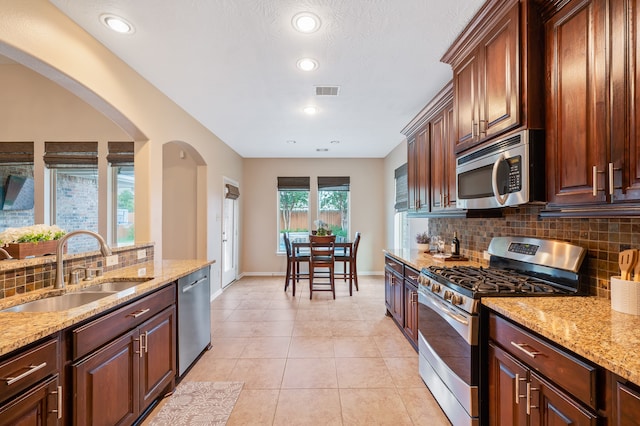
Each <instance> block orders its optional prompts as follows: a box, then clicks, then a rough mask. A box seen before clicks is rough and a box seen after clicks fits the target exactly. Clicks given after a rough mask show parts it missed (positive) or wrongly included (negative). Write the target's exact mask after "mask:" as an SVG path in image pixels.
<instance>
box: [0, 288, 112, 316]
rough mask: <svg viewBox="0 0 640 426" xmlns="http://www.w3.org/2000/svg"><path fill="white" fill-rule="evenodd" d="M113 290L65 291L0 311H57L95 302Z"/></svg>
mask: <svg viewBox="0 0 640 426" xmlns="http://www.w3.org/2000/svg"><path fill="white" fill-rule="evenodd" d="M113 293H115V292H113V291H111V292H109V291H91V292H89V291H83V292H77V293H67V294H62V295H60V296H52V297H47V298H45V299H39V300H34V301H32V302H27V303H23V304H21V305H16V306H13V307H11V308H7V309H3V310H2V311H0V312H57V311H66V310H67V309H73V308H77V307H79V306H82V305H86V304H89V303H91V302H95V301H96V300H100V299H102V298H103V297H107V296H109V295H111V294H113Z"/></svg>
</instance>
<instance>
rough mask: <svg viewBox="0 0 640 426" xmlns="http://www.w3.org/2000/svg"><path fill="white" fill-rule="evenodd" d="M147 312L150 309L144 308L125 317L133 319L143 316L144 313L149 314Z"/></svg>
mask: <svg viewBox="0 0 640 426" xmlns="http://www.w3.org/2000/svg"><path fill="white" fill-rule="evenodd" d="M149 311H150V309H149V308H146V309H140V310H139V311H135V312H132V313H130V314H129V315H127V316H128V317H133V318H138V317H139V316H140V315H144V314H146V313H147V312H149Z"/></svg>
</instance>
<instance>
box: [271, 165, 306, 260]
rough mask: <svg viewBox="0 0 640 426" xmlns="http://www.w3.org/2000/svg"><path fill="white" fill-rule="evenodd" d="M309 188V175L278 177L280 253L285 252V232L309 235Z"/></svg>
mask: <svg viewBox="0 0 640 426" xmlns="http://www.w3.org/2000/svg"><path fill="white" fill-rule="evenodd" d="M309 189H310V179H309V178H308V177H279V178H278V253H285V247H284V239H283V236H282V234H283V233H284V232H288V233H289V234H290V237H291V239H295V238H296V234H298V236H307V235H309Z"/></svg>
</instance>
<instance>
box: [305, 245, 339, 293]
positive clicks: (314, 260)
mask: <svg viewBox="0 0 640 426" xmlns="http://www.w3.org/2000/svg"><path fill="white" fill-rule="evenodd" d="M335 241H336V236H335V235H327V236H316V235H310V236H309V246H310V248H311V252H310V256H309V299H313V292H314V291H330V292H332V293H333V298H334V299H335V298H336V286H335Z"/></svg>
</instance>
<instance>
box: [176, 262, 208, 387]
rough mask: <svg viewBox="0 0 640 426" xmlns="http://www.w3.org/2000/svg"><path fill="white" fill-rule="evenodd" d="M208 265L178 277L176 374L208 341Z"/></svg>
mask: <svg viewBox="0 0 640 426" xmlns="http://www.w3.org/2000/svg"><path fill="white" fill-rule="evenodd" d="M209 269H210V268H209V266H207V267H205V268H202V269H200V270H198V271H196V272H193V273H191V274H189V275H187V276H185V277H182V278H180V279H178V376H179V377H180V376H182V375H183V374H184V373H185V371H187V369H188V368H189V367H190V366H191V364H193V362H194V361H195V360H196V358H198V356H199V355H200V354H201V353H202V351H204V350H205V349H207V348H209V347H210V345H211V306H210V303H211V302H210V300H211V295H210V287H211V284H210V282H209Z"/></svg>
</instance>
